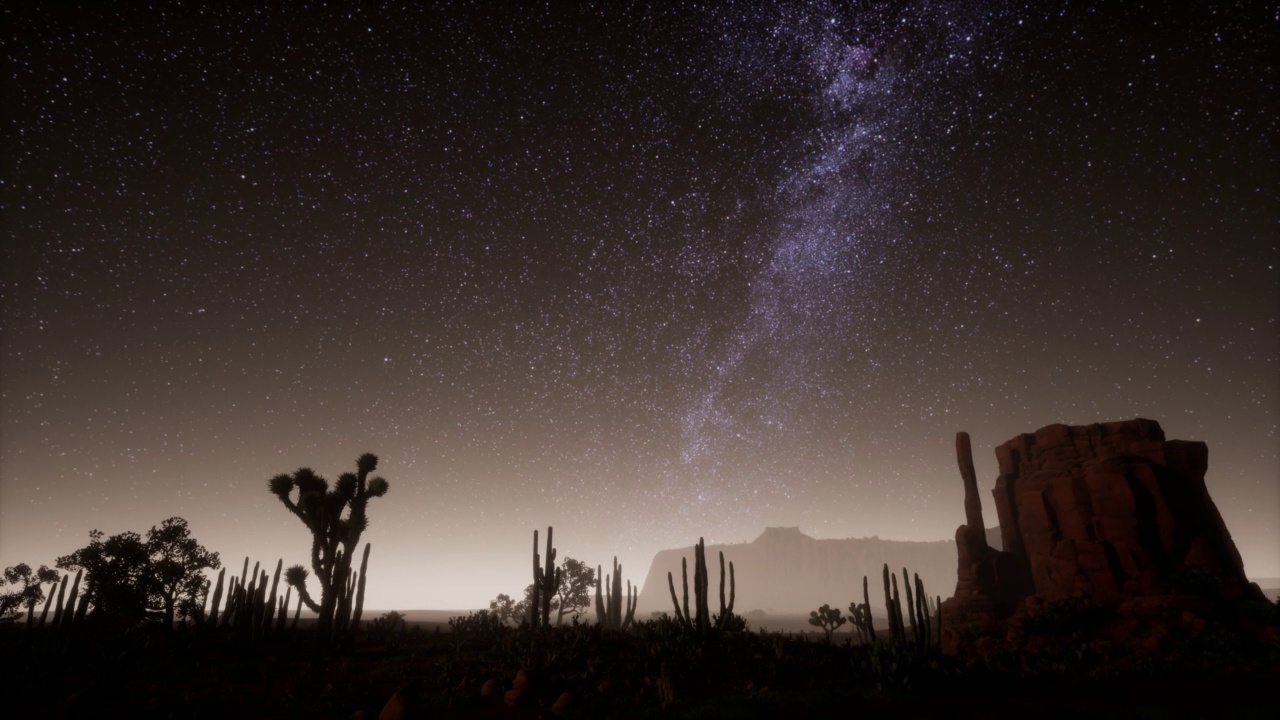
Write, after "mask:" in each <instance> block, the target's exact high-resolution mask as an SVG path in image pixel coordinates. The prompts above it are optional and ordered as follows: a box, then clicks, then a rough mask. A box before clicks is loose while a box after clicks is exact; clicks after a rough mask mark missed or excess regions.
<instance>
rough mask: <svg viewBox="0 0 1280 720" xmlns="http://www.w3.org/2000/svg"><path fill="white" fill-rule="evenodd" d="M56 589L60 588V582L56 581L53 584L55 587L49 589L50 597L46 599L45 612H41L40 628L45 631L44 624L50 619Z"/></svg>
mask: <svg viewBox="0 0 1280 720" xmlns="http://www.w3.org/2000/svg"><path fill="white" fill-rule="evenodd" d="M64 582H65V581H64ZM56 587H58V582H57V581H56V580H55V581H54V583H53V585H52V586H50V587H49V597H47V598H45V601H44V610H41V611H40V625H39V628H40V629H41V630H43V629H44V622H45V619H47V618H48V617H49V607H50V606H51V605H53V596H54V592H53V589H54V588H56Z"/></svg>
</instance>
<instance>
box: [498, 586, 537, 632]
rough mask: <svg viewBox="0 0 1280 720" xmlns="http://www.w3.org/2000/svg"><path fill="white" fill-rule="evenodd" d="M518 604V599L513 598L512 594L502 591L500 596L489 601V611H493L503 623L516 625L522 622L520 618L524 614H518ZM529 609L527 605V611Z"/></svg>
mask: <svg viewBox="0 0 1280 720" xmlns="http://www.w3.org/2000/svg"><path fill="white" fill-rule="evenodd" d="M530 587H532V586H530ZM517 606H518V604H517V603H516V601H515V600H512V599H511V596H510V595H508V594H506V593H502V594H501V595H499V596H498V597H496V598H494V599H493V600H490V601H489V611H490V612H492V613H493V614H494V616H496V617H497V618H498V619H499V620H501V621H502V622H503V623H515V624H516V625H519V624H520V618H521V617H523V615H517V614H516V613H517V612H518V611H517ZM527 611H528V607H527V606H526V607H525V612H527Z"/></svg>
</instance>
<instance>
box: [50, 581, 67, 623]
mask: <svg viewBox="0 0 1280 720" xmlns="http://www.w3.org/2000/svg"><path fill="white" fill-rule="evenodd" d="M70 578H71V576H70V575H63V576H62V584H61V585H59V586H58V604H57V605H54V606H53V629H54V630H55V631H56V630H57V629H58V628H60V627H62V612H63V605H62V603H63V601H64V600H66V598H67V580H69V579H70Z"/></svg>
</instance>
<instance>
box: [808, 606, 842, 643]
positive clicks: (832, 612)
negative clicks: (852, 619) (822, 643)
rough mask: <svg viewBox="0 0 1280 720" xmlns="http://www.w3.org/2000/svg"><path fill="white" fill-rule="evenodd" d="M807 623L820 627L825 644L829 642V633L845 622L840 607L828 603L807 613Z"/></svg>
mask: <svg viewBox="0 0 1280 720" xmlns="http://www.w3.org/2000/svg"><path fill="white" fill-rule="evenodd" d="M809 624H810V625H813V626H814V627H818V628H822V632H823V633H824V634H825V635H826V641H827V644H828V645H830V644H831V634H832V633H834V632H835V631H836V630H838V629H840V626H841V625H844V624H845V619H844V617H843V615H842V614H841V612H840V608H833V607H831V606H830V605H823V606H822V607H820V608H818V609H817V610H814V611H813V612H811V613H809Z"/></svg>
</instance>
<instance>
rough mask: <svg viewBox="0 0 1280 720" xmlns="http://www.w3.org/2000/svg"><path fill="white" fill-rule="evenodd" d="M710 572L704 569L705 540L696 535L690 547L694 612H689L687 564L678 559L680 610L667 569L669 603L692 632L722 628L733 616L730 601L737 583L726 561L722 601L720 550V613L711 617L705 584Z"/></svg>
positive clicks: (705, 567)
mask: <svg viewBox="0 0 1280 720" xmlns="http://www.w3.org/2000/svg"><path fill="white" fill-rule="evenodd" d="M709 575H710V573H708V572H707V549H706V541H704V540H703V539H702V538H698V544H697V545H695V546H694V547H693V595H694V612H693V614H692V615H691V614H690V612H689V566H688V563H687V562H686V561H685V559H684V558H681V559H680V582H681V583H682V585H683V586H684V611H683V612H681V610H680V603H678V602H676V585H675V579H674V578H672V576H671V573H667V588H668V589H670V591H671V604H672V605H673V606H674V607H675V611H676V619H677V620H678V621H679V622H680V624H681V625H683V626H684V627H685V629H687V630H692V631H694V632H699V633H703V632H707V631H708V630H711V629H712V628H713V627H714V629H716V630H721V629H724V628H725V627H727V626H728V623H729V619H730V618H731V617H733V604H734V602H735V600H736V599H737V583H736V582H735V579H734V573H733V563H729V576H728V577H729V602H728V604H727V605H726V604H725V596H724V580H725V572H724V553H723V552H722V553H720V614H719V615H717V616H715V618H714V619H713V618H712V617H711V609H710V605H709V601H708V591H707V588H708V585H709V584H710V583H709V580H708V577H709Z"/></svg>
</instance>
